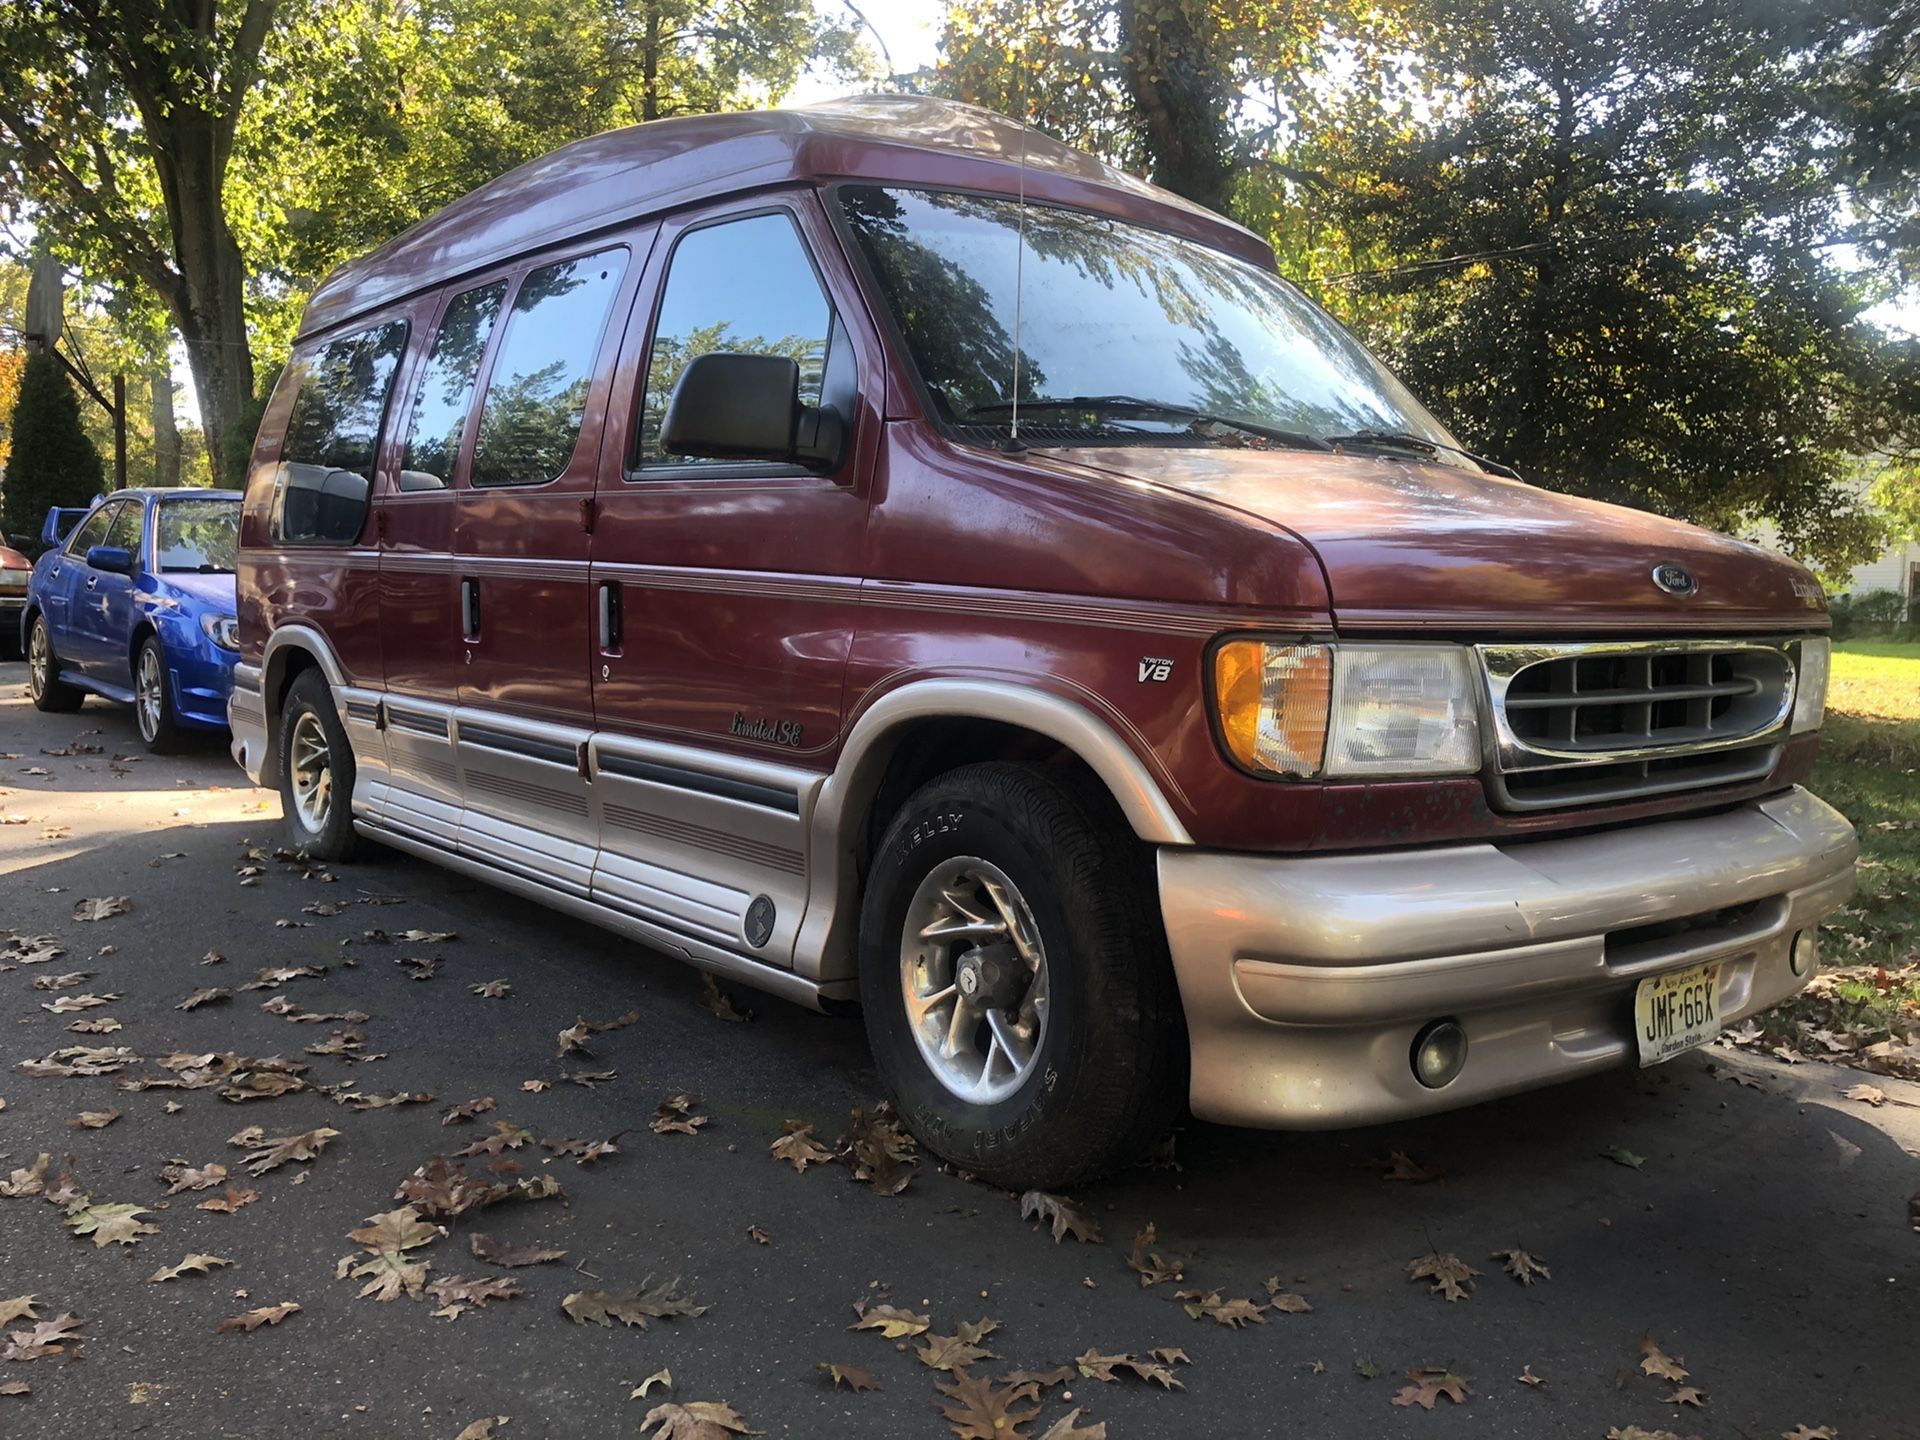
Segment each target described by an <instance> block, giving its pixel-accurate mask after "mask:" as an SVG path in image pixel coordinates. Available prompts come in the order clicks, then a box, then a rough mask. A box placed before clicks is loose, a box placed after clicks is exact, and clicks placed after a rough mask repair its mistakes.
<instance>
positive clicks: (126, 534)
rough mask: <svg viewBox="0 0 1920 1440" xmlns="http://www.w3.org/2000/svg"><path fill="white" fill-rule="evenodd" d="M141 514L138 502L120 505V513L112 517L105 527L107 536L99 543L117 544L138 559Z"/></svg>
mask: <svg viewBox="0 0 1920 1440" xmlns="http://www.w3.org/2000/svg"><path fill="white" fill-rule="evenodd" d="M141 514H142V512H141V507H140V506H139V505H138V504H127V505H122V506H121V507H120V513H119V514H118V515H116V516H114V517H113V524H112V525H110V526H108V527H107V538H106V539H104V540H102V541H101V542H100V543H101V544H102V545H114V546H117V547H119V548H120V549H122V550H124V551H126V552H127V553H128V554H129V555H131V556H133V558H134V559H136V560H138V559H139V558H140V520H141Z"/></svg>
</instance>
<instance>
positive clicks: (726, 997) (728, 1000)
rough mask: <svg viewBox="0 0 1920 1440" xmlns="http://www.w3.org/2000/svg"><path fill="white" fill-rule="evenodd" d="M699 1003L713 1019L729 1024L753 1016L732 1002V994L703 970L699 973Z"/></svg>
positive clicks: (741, 1022) (734, 1023) (737, 1023)
mask: <svg viewBox="0 0 1920 1440" xmlns="http://www.w3.org/2000/svg"><path fill="white" fill-rule="evenodd" d="M700 1003H701V1004H702V1005H703V1006H705V1007H706V1011H707V1013H708V1014H709V1015H711V1016H713V1017H714V1019H716V1020H725V1021H726V1022H727V1023H728V1024H731V1025H740V1024H744V1023H745V1022H746V1021H748V1020H750V1019H752V1018H753V1017H752V1015H751V1014H750V1013H749V1012H747V1011H744V1010H742V1009H741V1008H740V1007H739V1006H738V1005H736V1004H735V1003H734V1000H733V996H731V995H730V994H728V993H727V992H726V991H725V990H722V989H721V988H720V982H719V981H717V980H715V979H714V978H713V976H712V975H710V974H708V973H706V972H705V971H702V972H701V975H700Z"/></svg>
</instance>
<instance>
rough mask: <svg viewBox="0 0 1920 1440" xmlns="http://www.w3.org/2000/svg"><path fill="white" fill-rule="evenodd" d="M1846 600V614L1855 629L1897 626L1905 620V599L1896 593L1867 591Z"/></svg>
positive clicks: (1890, 591)
mask: <svg viewBox="0 0 1920 1440" xmlns="http://www.w3.org/2000/svg"><path fill="white" fill-rule="evenodd" d="M1847 598H1848V601H1849V604H1848V606H1847V612H1848V615H1849V617H1850V618H1851V619H1852V621H1853V624H1854V625H1855V626H1856V627H1859V626H1877V625H1897V624H1899V623H1900V622H1901V621H1902V620H1904V619H1906V618H1907V602H1906V598H1905V597H1904V596H1902V595H1901V594H1900V593H1899V592H1898V591H1894V590H1868V591H1865V592H1863V593H1861V594H1859V595H1851V596H1849V597H1847Z"/></svg>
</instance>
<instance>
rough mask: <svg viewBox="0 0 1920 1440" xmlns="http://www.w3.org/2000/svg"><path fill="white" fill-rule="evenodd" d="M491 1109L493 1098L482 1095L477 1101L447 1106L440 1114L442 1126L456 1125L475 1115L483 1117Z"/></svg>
mask: <svg viewBox="0 0 1920 1440" xmlns="http://www.w3.org/2000/svg"><path fill="white" fill-rule="evenodd" d="M491 1109H493V1097H492V1096H491V1095H482V1096H481V1097H480V1098H479V1099H478V1100H468V1101H465V1102H463V1103H462V1104H459V1105H449V1106H448V1107H447V1108H446V1109H445V1110H443V1111H441V1112H440V1123H441V1124H442V1125H458V1124H459V1123H460V1122H461V1121H462V1120H471V1119H473V1117H474V1116H476V1115H484V1114H486V1113H487V1111H489V1110H491Z"/></svg>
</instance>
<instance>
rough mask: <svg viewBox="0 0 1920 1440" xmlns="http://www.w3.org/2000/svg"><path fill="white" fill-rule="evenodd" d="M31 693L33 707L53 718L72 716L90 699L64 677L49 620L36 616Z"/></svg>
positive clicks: (31, 647)
mask: <svg viewBox="0 0 1920 1440" xmlns="http://www.w3.org/2000/svg"><path fill="white" fill-rule="evenodd" d="M27 690H28V692H29V693H30V694H31V695H32V696H33V708H34V709H36V710H42V711H46V712H47V713H49V714H53V715H69V714H71V713H72V712H74V711H75V710H78V709H79V708H80V702H81V701H82V700H84V699H85V698H86V695H85V693H84V692H83V691H80V690H78V689H76V688H74V687H73V686H71V685H69V684H67V683H66V681H64V680H62V679H61V678H60V662H59V661H58V660H57V659H55V658H54V654H53V637H52V636H51V635H49V634H48V633H47V617H46V616H44V615H36V616H34V617H33V629H32V631H31V632H30V633H29V634H28V636H27Z"/></svg>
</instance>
